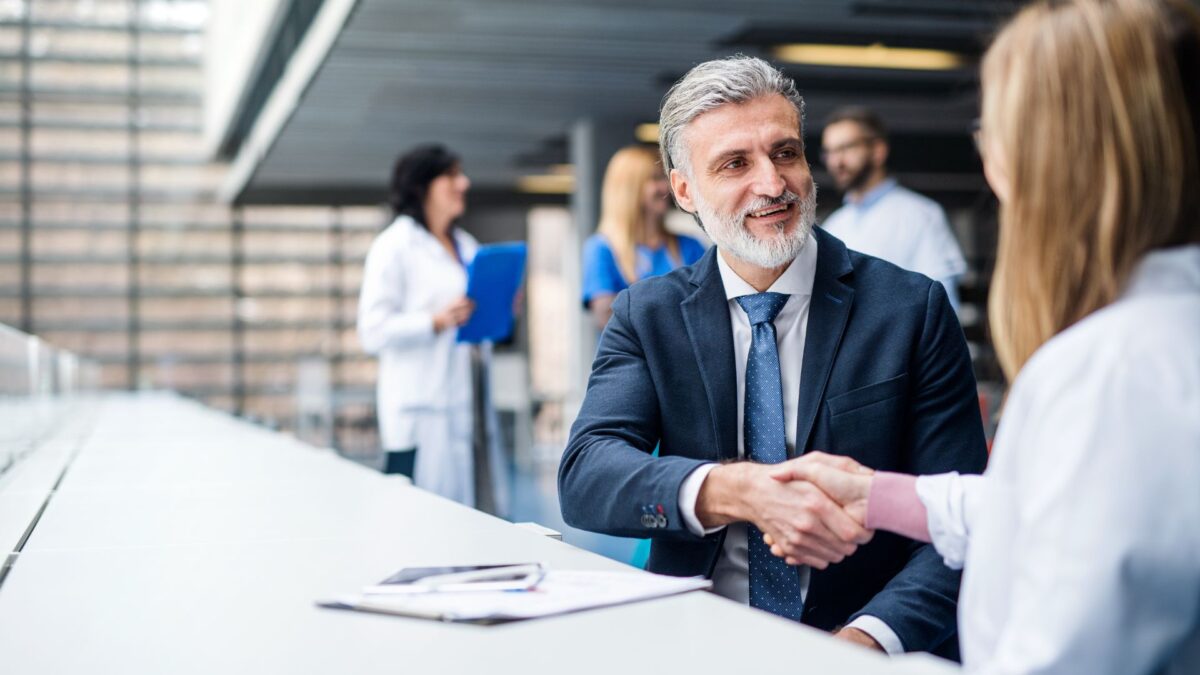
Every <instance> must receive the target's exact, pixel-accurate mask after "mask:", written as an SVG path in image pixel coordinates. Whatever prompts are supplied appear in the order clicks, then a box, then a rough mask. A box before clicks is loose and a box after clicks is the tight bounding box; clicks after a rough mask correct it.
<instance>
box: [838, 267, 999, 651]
mask: <svg viewBox="0 0 1200 675" xmlns="http://www.w3.org/2000/svg"><path fill="white" fill-rule="evenodd" d="M925 309H926V319H925V324H924V328H923V330H922V335H921V339H920V343H919V344H918V345H917V346H916V353H917V356H916V358H915V366H914V371H915V375H916V379H915V382H914V387H913V407H912V415H913V419H912V424H911V426H910V435H909V438H908V439H907V443H906V444H905V445H906V447H907V449H908V453H909V457H908V458H907V462H906V466H905V467H904V468H905V469H906V470H907V471H908V472H910V473H915V474H934V473H945V472H948V471H958V472H960V473H979V472H981V471H983V468H984V466H985V465H986V463H987V445H986V441H985V439H984V435H983V422H982V419H981V418H980V414H979V399H978V394H977V393H976V390H975V377H974V375H973V373H972V371H971V358H970V354H969V353H968V351H967V343H966V339H965V338H964V337H963V333H962V328H961V327H960V326H959V325H958V321H957V320H956V319H955V317H954V312H953V310H951V308H950V303H949V301H948V299H947V297H946V292H945V290H944V289H943V288H942V285H941V284H939V283H933V284H930V287H929V292H928V296H927V299H926V308H925ZM908 550H909V558H908V561H907V563H906V564H905V566H904V568H903V569H902V570H901V571H900V572H899V573H898V574H896V576H894V577H893V578H892V580H891V581H890V582H888V584H887V585H886V586H885V587H884V588H883V590H882V591H880V592H879V593H878V594H876V595H875V597H874V598H872V599H871V601H870V602H868V603H867V605H866V606H865V607H863V608H862V610H860V611H859V612H857V613H855V614H854V615H853V616H851V617H850V620H851V621H852V620H853V619H855V618H857V617H858V616H860V615H863V614H867V615H871V616H875V617H878V618H879V619H881V620H883V621H884V622H885V623H887V624H888V626H889V627H890V628H891V629H892V630H893V631H895V632H896V635H897V636H898V637H899V638H900V641H901V642H903V643H904V647H905V649H906V650H908V651H927V650H932V649H935V648H936V647H938V646H939V645H940V644H942V643H943V642H945V641H946V640H947V639H948V638H949V637H951V636H952V635H953V634H954V627H955V625H956V624H955V613H956V611H957V600H958V586H959V581H960V576H961V575H960V573H959V572H957V571H955V570H951V569H950V568H948V567H946V566H945V564H944V563H943V562H942V558H941V556H940V555H938V553H937V551H936V550H934V548H933V546H932V545H930V544H924V543H919V542H915V541H913V542H911V545H910V546H909V549H908Z"/></svg>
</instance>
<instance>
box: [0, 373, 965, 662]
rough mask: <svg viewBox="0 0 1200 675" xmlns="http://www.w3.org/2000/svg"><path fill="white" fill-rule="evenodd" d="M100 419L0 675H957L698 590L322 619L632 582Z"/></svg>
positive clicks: (341, 477)
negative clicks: (493, 582)
mask: <svg viewBox="0 0 1200 675" xmlns="http://www.w3.org/2000/svg"><path fill="white" fill-rule="evenodd" d="M102 406H103V407H102V409H101V414H100V415H99V417H98V418H97V421H96V424H95V427H94V429H93V431H92V433H91V434H90V436H89V437H88V438H86V439H84V442H83V445H82V448H81V449H80V452H79V454H78V456H77V457H76V458H75V460H74V461H73V462H72V463H71V465H70V467H69V468H68V469H67V471H66V473H65V476H64V478H63V481H62V483H61V484H60V486H59V489H58V491H57V492H56V493H54V494H53V495H52V497H51V499H50V502H49V505H48V507H47V509H46V511H45V512H44V514H43V515H42V519H41V521H40V522H39V523H38V526H37V528H36V529H35V530H34V533H33V536H32V537H31V538H30V539H29V541H28V542H27V544H26V546H25V548H24V550H23V551H22V552H21V554H20V556H19V558H18V559H17V562H16V564H15V565H14V566H13V568H12V570H11V572H10V574H9V576H8V578H7V579H6V580H5V582H4V585H3V586H2V587H0V672H3V673H5V675H18V674H24V673H79V672H91V673H122V674H141V673H256V674H264V673H289V674H291V673H398V672H403V673H463V674H466V673H472V674H476V673H484V672H489V673H559V672H562V673H572V674H576V673H579V674H587V673H597V674H600V673H604V674H615V673H626V672H647V673H687V674H689V675H691V674H693V673H723V674H730V675H732V674H733V673H742V672H789V671H790V672H808V673H854V674H855V675H858V674H870V673H881V674H883V673H901V674H902V673H930V674H931V675H936V674H939V673H946V672H955V670H954V669H953V668H950V667H948V666H946V665H945V664H944V662H941V661H937V660H934V659H932V658H931V657H925V658H922V657H915V658H913V657H908V658H903V659H898V660H889V659H886V658H884V657H882V656H878V655H876V654H873V653H870V652H868V651H866V650H863V649H859V648H856V647H853V646H850V645H845V644H842V643H840V642H837V641H835V640H833V639H831V638H829V637H828V636H827V635H825V634H823V633H821V632H819V631H816V630H813V629H809V628H807V627H805V626H799V625H797V624H794V623H792V622H789V621H785V620H782V619H778V618H776V617H773V616H770V615H768V614H766V613H763V612H759V611H755V610H751V609H749V608H747V607H744V606H742V605H739V604H737V603H733V602H729V601H727V600H724V599H722V598H719V597H716V596H714V595H711V594H708V593H703V592H697V593H690V594H686V595H683V596H678V597H673V598H666V599H661V600H656V601H650V602H643V603H637V604H632V605H625V606H621V607H614V608H608V609H601V610H595V611H589V612H582V613H579V614H575V615H570V616H562V617H555V618H548V619H541V620H535V621H527V622H520V623H514V624H507V625H501V626H487V627H484V626H471V625H457V624H446V623H438V622H431V621H423V620H419V619H407V618H399V617H388V616H378V615H371V614H361V613H355V612H343V611H334V610H326V609H319V608H317V607H315V606H314V604H313V603H314V601H315V600H317V599H321V598H328V597H332V596H336V595H338V594H340V593H345V592H353V591H355V590H356V589H358V588H359V587H360V586H362V585H364V584H367V583H370V582H373V581H377V580H379V579H382V578H383V577H385V576H387V575H389V574H390V573H391V572H393V571H395V570H396V569H398V568H400V567H404V566H408V565H434V564H445V563H462V564H473V563H489V562H523V561H530V560H540V561H544V562H546V563H548V564H549V565H551V566H552V567H555V568H560V569H629V568H628V567H626V566H624V565H621V564H619V563H616V562H613V561H611V560H608V559H605V558H602V557H600V556H597V555H594V554H592V553H588V552H586V551H583V550H580V549H577V548H574V547H572V546H569V545H567V544H563V543H562V542H558V541H554V540H551V539H548V538H546V537H542V536H539V535H536V534H533V533H530V532H527V531H525V530H522V529H521V528H519V527H515V526H513V525H511V524H509V523H507V522H505V521H503V520H500V519H497V518H493V517H491V516H488V515H486V514H483V513H480V512H477V511H473V510H471V509H468V508H465V507H463V506H460V505H458V504H455V503H452V502H449V501H447V500H444V499H441V498H439V497H436V496H434V495H431V494H428V493H425V492H423V491H421V490H418V489H415V488H413V487H411V486H410V485H408V484H407V483H406V482H404V481H403V480H398V479H396V478H393V477H387V476H383V475H380V474H378V473H375V472H374V471H371V470H369V469H366V468H363V467H360V466H358V465H356V464H353V463H351V462H348V461H345V460H341V459H340V458H338V457H337V456H336V455H335V454H333V453H332V452H330V451H328V450H320V449H315V448H312V447H311V446H307V445H304V444H302V443H299V442H298V441H294V440H291V439H289V438H287V437H284V436H282V435H279V434H274V433H271V432H268V431H264V430H262V429H259V428H256V427H253V426H251V425H248V424H245V423H241V422H238V421H236V420H233V419H232V418H230V417H228V416H225V415H223V414H220V413H216V412H213V411H211V410H207V409H204V408H202V407H201V406H199V405H197V404H195V403H191V402H188V401H184V400H182V399H178V398H176V397H173V396H168V395H142V396H116V397H112V398H109V399H106V400H105V401H104V402H103V403H102ZM39 452H40V451H39ZM29 459H30V460H31V459H32V457H31V458H29ZM25 494H26V495H28V494H29V493H25ZM6 497H7V498H9V499H13V500H15V499H17V493H16V492H13V493H9V492H6V491H0V515H3V514H5V513H6V511H7V509H6V505H7V504H8V503H9V502H5V501H3V500H4V499H5V498H6ZM2 525H3V519H2V518H0V526H2ZM0 532H2V530H0ZM0 543H7V542H6V541H0Z"/></svg>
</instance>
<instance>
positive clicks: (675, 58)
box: [243, 0, 1012, 198]
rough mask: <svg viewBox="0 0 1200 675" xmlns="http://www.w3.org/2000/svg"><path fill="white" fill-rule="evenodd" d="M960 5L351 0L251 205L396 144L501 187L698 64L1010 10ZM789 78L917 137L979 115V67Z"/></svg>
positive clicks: (915, 36)
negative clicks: (449, 155)
mask: <svg viewBox="0 0 1200 675" xmlns="http://www.w3.org/2000/svg"><path fill="white" fill-rule="evenodd" d="M954 4H956V3H947V2H938V1H936V0H934V1H929V0H873V1H868V2H863V1H859V2H852V1H850V0H824V1H815V2H797V1H794V0H778V1H774V0H750V1H743V2H735V1H731V0H725V1H721V2H717V1H712V0H689V1H682V0H678V1H677V0H640V1H627V0H574V1H572V0H544V1H534V0H530V1H517V0H358V3H357V5H356V7H355V9H354V11H353V14H352V15H351V17H350V18H349V20H348V21H347V23H346V25H345V27H344V29H343V30H342V33H341V34H340V35H339V37H338V38H337V40H336V41H335V43H334V45H333V47H332V48H331V50H330V51H329V53H328V55H327V57H326V59H325V62H324V63H323V65H322V66H321V67H320V68H319V69H318V70H317V72H316V74H315V75H314V77H313V78H312V81H311V82H310V83H309V86H308V87H307V89H306V90H305V92H304V95H303V96H302V97H301V99H300V101H299V103H298V105H297V107H296V109H295V110H294V112H293V113H292V114H291V116H290V118H289V119H288V121H287V122H286V123H285V124H284V125H283V127H282V130H281V131H280V132H279V134H278V136H277V137H276V138H275V141H274V143H273V144H272V145H271V147H270V149H269V151H268V152H267V153H266V154H265V155H264V156H263V157H262V159H261V161H260V162H259V163H258V164H257V167H256V168H255V170H254V171H253V172H252V174H251V175H250V179H249V182H248V184H247V186H246V187H245V190H244V191H243V198H245V197H247V195H252V194H253V193H254V192H255V191H256V190H262V191H269V192H278V190H279V189H280V188H286V187H287V186H303V187H322V188H346V189H348V190H350V189H353V190H359V191H361V190H370V189H371V188H376V187H382V184H383V181H384V179H385V177H386V175H387V170H388V167H389V166H390V164H391V162H392V160H393V158H394V157H395V156H396V154H397V153H399V152H400V151H402V150H403V149H405V148H406V147H409V146H411V145H414V144H416V143H419V142H426V141H441V142H444V143H447V144H448V145H450V146H452V147H453V148H454V149H455V150H456V151H457V152H459V153H460V154H461V155H462V156H463V158H464V163H465V164H466V166H467V168H468V170H469V172H470V173H471V176H472V178H473V180H474V181H475V183H476V185H481V186H485V187H488V188H493V189H498V190H503V189H506V188H510V187H511V186H513V185H514V184H515V181H516V179H517V178H518V177H519V176H521V175H524V174H527V173H531V172H537V171H539V170H542V169H544V168H545V167H538V166H530V161H531V158H539V159H540V160H541V161H544V162H562V161H565V159H566V157H565V147H566V146H565V143H564V138H565V135H566V134H567V132H568V130H569V129H570V127H571V125H572V124H573V123H574V122H575V121H577V120H579V119H581V118H585V117H591V118H598V119H612V120H630V121H638V120H641V121H653V120H654V118H655V117H656V116H657V107H658V104H659V101H660V99H661V97H662V95H663V93H664V92H665V90H666V88H667V87H668V86H669V84H670V82H671V81H672V80H673V79H674V78H676V77H678V76H679V75H681V74H682V73H684V72H686V70H687V69H688V68H689V67H691V66H692V65H693V64H695V63H697V62H699V61H702V60H705V59H708V58H714V57H719V56H724V55H728V54H730V53H735V52H744V53H751V54H759V55H762V54H764V53H766V49H767V47H768V46H769V45H770V44H773V43H776V42H778V41H780V40H786V39H805V40H819V39H822V38H823V36H827V37H828V38H829V41H842V42H846V41H867V42H869V41H882V42H884V43H889V44H900V43H903V44H907V45H910V46H911V45H918V46H919V45H921V44H927V45H928V46H938V45H947V44H955V45H959V46H960V47H961V48H962V49H964V50H967V51H969V49H970V48H969V45H971V44H976V45H981V44H982V40H983V37H982V36H983V35H985V34H986V33H987V32H988V31H989V30H990V27H991V26H992V24H993V23H994V19H993V18H992V17H993V16H997V15H1001V14H1003V13H1006V12H1007V11H1010V10H1011V5H1012V3H1010V2H1001V1H999V0H997V1H995V2H984V3H982V4H981V7H982V9H980V10H978V11H974V12H957V13H956V12H955V11H954V8H953V5H954ZM792 36H794V37H792ZM785 70H786V71H787V72H788V73H789V74H791V75H792V76H794V77H795V78H796V80H797V83H798V85H799V86H800V89H801V90H802V92H803V93H804V95H805V96H806V98H807V100H808V110H809V119H810V120H818V121H819V119H820V117H822V116H823V115H824V114H826V113H827V112H828V111H829V110H831V109H832V107H833V106H835V105H840V104H845V103H851V102H854V103H868V104H871V105H874V106H876V107H878V108H879V109H880V110H881V112H882V113H883V114H884V115H885V116H886V117H887V118H888V120H889V122H890V124H891V125H892V126H893V128H894V129H896V130H897V132H899V133H902V134H904V135H905V136H906V137H911V136H914V135H916V136H920V135H921V134H931V135H937V136H939V137H945V136H946V135H947V134H951V135H953V134H961V136H962V137H963V138H965V136H966V130H967V126H968V123H969V120H970V119H971V118H972V117H973V116H974V115H975V108H976V103H975V87H976V84H975V79H974V73H973V72H971V71H970V70H966V71H962V72H949V73H913V72H902V71H886V70H877V71H865V70H852V69H844V68H830V67H820V68H818V67H808V66H794V65H792V66H785ZM630 133H631V138H632V128H631V130H630ZM934 163H935V164H936V162H934Z"/></svg>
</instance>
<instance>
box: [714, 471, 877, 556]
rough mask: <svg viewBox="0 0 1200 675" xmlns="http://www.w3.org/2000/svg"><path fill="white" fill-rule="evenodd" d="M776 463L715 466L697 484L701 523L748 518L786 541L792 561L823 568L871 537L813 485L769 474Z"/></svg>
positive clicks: (768, 534) (764, 530)
mask: <svg viewBox="0 0 1200 675" xmlns="http://www.w3.org/2000/svg"><path fill="white" fill-rule="evenodd" d="M776 468H777V467H776V466H775V465H769V464H757V463H753V462H737V463H734V464H723V465H720V466H717V467H715V468H714V469H713V470H712V471H711V472H709V474H708V476H707V477H706V478H705V479H704V483H702V484H701V487H700V494H699V496H698V498H697V500H696V516H697V517H698V518H699V519H700V522H701V524H702V525H704V527H714V526H718V525H726V524H729V523H732V522H740V521H745V522H750V523H753V524H754V525H755V526H756V527H758V529H760V530H762V531H763V533H764V534H765V535H766V537H769V539H768V541H777V542H785V545H786V551H787V552H788V556H789V557H790V559H789V560H788V562H789V564H792V565H811V566H812V567H815V568H817V569H825V568H826V567H828V566H829V564H830V563H837V562H841V561H842V560H844V559H845V557H846V556H848V555H851V554H853V553H854V551H855V550H857V549H858V545H859V544H862V543H866V542H867V541H870V539H871V532H870V531H868V530H866V529H864V528H863V527H862V525H861V524H860V523H858V522H857V521H855V520H854V519H853V518H851V517H850V516H849V515H847V514H846V512H845V511H844V510H843V509H842V508H841V507H840V506H839V505H838V504H837V503H836V502H834V501H833V500H832V499H830V498H829V497H828V496H827V495H826V494H825V493H824V492H822V491H821V490H820V489H818V488H817V487H815V486H814V485H812V484H810V483H808V482H806V481H802V480H795V481H788V480H778V479H775V478H772V476H771V473H772V470H774V469H776Z"/></svg>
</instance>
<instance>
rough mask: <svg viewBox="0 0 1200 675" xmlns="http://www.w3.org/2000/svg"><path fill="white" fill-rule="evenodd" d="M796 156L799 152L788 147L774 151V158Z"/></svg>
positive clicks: (791, 157) (784, 158) (787, 158)
mask: <svg viewBox="0 0 1200 675" xmlns="http://www.w3.org/2000/svg"><path fill="white" fill-rule="evenodd" d="M797 156H799V153H797V152H796V151H795V150H792V149H790V148H789V149H787V150H780V151H779V152H777V153H775V159H782V160H792V159H796V157H797Z"/></svg>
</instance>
